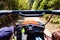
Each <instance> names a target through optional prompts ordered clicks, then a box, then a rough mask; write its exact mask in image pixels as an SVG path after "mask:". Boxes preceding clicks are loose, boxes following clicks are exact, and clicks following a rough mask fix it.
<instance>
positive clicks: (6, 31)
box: [0, 26, 14, 40]
mask: <svg viewBox="0 0 60 40" xmlns="http://www.w3.org/2000/svg"><path fill="white" fill-rule="evenodd" d="M13 32H14V27H13V26H10V27H3V28H0V40H10V38H11V36H12V34H13Z"/></svg>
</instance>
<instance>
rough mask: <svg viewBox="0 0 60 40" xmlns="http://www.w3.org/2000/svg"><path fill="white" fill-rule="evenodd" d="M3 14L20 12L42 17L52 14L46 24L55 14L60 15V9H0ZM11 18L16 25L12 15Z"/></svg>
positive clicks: (23, 14) (28, 15)
mask: <svg viewBox="0 0 60 40" xmlns="http://www.w3.org/2000/svg"><path fill="white" fill-rule="evenodd" d="M3 14H19V15H20V16H23V17H40V16H43V15H44V14H52V15H51V16H50V18H49V20H48V21H47V22H46V23H45V25H46V24H47V23H48V22H49V21H50V19H51V18H52V17H53V14H56V15H59V14H60V10H0V15H3ZM9 18H10V20H11V21H12V22H13V24H14V25H15V23H14V21H13V19H12V17H11V16H9Z"/></svg>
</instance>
